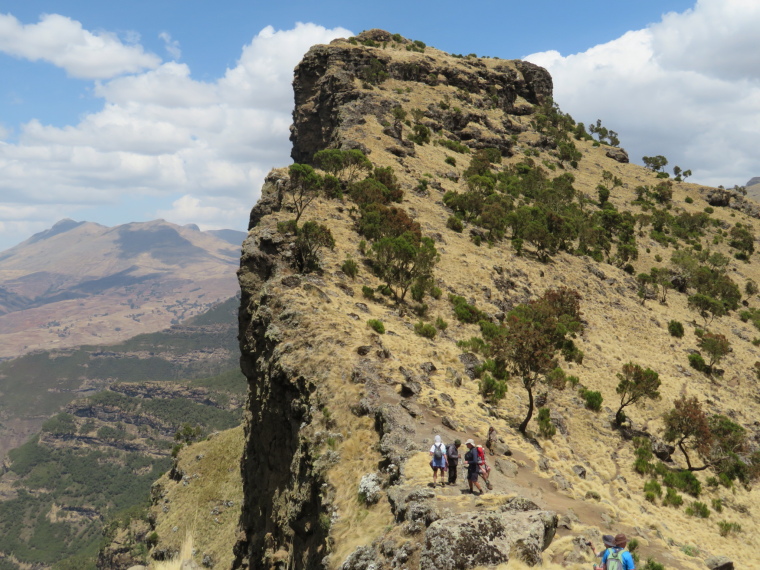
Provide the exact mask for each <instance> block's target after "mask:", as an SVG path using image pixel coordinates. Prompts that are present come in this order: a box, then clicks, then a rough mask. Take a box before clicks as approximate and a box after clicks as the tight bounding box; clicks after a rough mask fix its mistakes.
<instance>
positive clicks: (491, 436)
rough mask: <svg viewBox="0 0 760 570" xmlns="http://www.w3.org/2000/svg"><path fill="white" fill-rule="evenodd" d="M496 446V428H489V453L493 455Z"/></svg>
mask: <svg viewBox="0 0 760 570" xmlns="http://www.w3.org/2000/svg"><path fill="white" fill-rule="evenodd" d="M495 444H496V428H494V427H493V426H490V427H489V428H488V437H487V438H486V448H487V449H488V452H489V453H490V454H491V455H493V446H494V445H495Z"/></svg>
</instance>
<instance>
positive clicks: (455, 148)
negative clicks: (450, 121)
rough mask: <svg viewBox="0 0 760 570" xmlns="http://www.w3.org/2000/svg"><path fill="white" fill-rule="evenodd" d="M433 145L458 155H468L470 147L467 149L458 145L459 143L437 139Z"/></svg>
mask: <svg viewBox="0 0 760 570" xmlns="http://www.w3.org/2000/svg"><path fill="white" fill-rule="evenodd" d="M435 144H438V145H441V146H442V147H445V148H447V149H449V150H450V151H452V152H457V153H459V154H470V147H468V146H467V145H466V144H462V143H460V142H459V141H452V140H449V139H438V140H436V141H435Z"/></svg>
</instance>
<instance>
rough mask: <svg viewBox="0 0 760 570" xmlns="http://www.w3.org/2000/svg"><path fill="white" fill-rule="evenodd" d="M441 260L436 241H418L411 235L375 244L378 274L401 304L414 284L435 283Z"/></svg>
mask: <svg viewBox="0 0 760 570" xmlns="http://www.w3.org/2000/svg"><path fill="white" fill-rule="evenodd" d="M438 258H439V256H438V252H437V251H436V249H435V245H434V244H433V240H431V239H430V238H422V239H418V238H417V236H415V235H414V234H413V233H411V232H406V233H404V234H403V235H400V236H397V237H384V238H381V239H379V240H378V241H376V242H375V243H374V244H372V250H371V252H370V259H371V260H372V262H373V269H374V271H375V274H376V275H377V276H378V277H379V278H380V279H382V280H383V281H384V282H385V284H386V286H387V287H388V288H389V289H391V291H392V292H393V296H394V298H396V299H397V300H401V301H403V300H404V297H405V296H406V292H407V290H408V289H409V287H411V285H412V284H413V283H415V282H430V281H431V280H432V273H433V268H434V266H435V264H436V263H437V261H438Z"/></svg>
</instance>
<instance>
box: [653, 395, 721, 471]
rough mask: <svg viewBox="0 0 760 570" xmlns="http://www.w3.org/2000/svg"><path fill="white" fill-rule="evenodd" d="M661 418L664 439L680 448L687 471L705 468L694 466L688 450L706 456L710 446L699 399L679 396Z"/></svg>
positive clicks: (707, 427)
mask: <svg viewBox="0 0 760 570" xmlns="http://www.w3.org/2000/svg"><path fill="white" fill-rule="evenodd" d="M663 419H664V420H665V440H666V441H669V442H674V443H675V444H676V447H678V449H680V450H681V453H683V456H684V458H685V459H686V465H687V467H688V469H689V471H699V470H701V469H705V468H706V466H704V467H694V466H693V465H692V464H691V458H690V456H689V452H688V448H691V449H693V450H695V451H696V452H697V455H699V456H700V457H707V456H708V455H709V453H710V449H711V448H712V437H713V436H712V432H711V430H710V424H709V421H708V419H707V415H706V414H705V412H704V411H703V410H702V404H701V403H700V402H699V400H697V398H696V397H692V398H687V397H686V396H681V397H680V398H679V399H678V400H676V401H675V402H673V409H672V410H670V411H669V412H667V413H666V414H665V416H664V418H663Z"/></svg>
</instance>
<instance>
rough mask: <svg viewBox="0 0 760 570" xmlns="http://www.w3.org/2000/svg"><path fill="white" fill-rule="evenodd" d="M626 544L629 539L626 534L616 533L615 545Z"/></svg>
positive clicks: (623, 545) (622, 545)
mask: <svg viewBox="0 0 760 570" xmlns="http://www.w3.org/2000/svg"><path fill="white" fill-rule="evenodd" d="M626 544H628V539H627V538H626V537H625V535H624V534H616V535H615V547H616V548H625V545H626Z"/></svg>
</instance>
